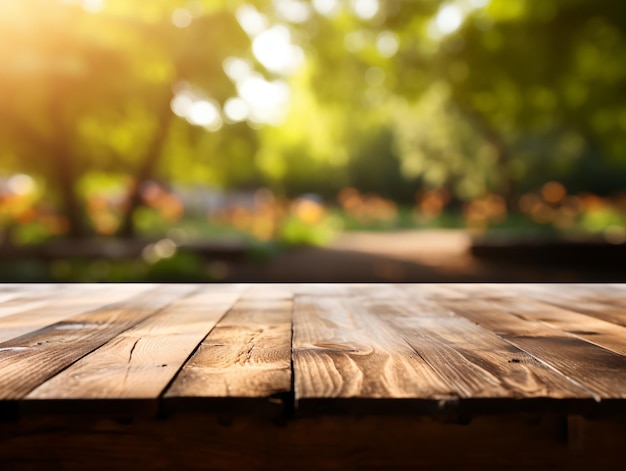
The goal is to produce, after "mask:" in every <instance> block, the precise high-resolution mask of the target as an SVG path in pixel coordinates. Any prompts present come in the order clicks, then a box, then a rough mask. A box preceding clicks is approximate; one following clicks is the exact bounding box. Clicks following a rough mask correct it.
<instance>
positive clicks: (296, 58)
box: [252, 25, 304, 75]
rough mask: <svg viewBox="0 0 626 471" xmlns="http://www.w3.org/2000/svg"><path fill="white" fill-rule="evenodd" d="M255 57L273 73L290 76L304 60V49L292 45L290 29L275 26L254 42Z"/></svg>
mask: <svg viewBox="0 0 626 471" xmlns="http://www.w3.org/2000/svg"><path fill="white" fill-rule="evenodd" d="M252 52H253V53H254V57H256V58H257V60H258V61H259V62H260V63H261V64H263V66H264V67H266V68H267V69H268V70H269V71H271V72H276V73H279V74H283V75H289V74H291V73H293V72H295V70H296V69H297V68H298V67H299V66H300V64H301V63H302V62H303V60H304V53H303V51H302V49H301V48H300V47H298V46H295V45H293V44H292V43H291V35H290V33H289V29H288V28H287V27H286V26H283V25H277V26H274V27H272V28H270V29H268V30H266V31H264V32H262V33H261V34H259V35H258V36H257V37H256V38H254V41H253V42H252Z"/></svg>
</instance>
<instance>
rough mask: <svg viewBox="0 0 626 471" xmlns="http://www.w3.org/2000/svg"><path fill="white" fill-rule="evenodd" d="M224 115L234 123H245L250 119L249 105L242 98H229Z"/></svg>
mask: <svg viewBox="0 0 626 471" xmlns="http://www.w3.org/2000/svg"><path fill="white" fill-rule="evenodd" d="M224 114H225V115H226V118H227V119H228V120H229V121H231V122H233V123H238V122H240V121H244V120H245V119H246V118H247V117H248V105H247V104H246V102H245V101H243V100H242V99H241V98H238V97H235V98H229V99H228V100H226V103H224Z"/></svg>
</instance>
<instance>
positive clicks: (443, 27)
mask: <svg viewBox="0 0 626 471" xmlns="http://www.w3.org/2000/svg"><path fill="white" fill-rule="evenodd" d="M435 23H436V25H437V28H438V29H439V31H441V32H442V33H443V34H450V33H453V32H454V31H456V30H457V29H459V27H460V26H461V23H463V15H462V13H461V9H460V8H459V7H458V6H456V5H446V6H444V7H442V8H441V9H440V10H439V12H438V13H437V17H436V18H435Z"/></svg>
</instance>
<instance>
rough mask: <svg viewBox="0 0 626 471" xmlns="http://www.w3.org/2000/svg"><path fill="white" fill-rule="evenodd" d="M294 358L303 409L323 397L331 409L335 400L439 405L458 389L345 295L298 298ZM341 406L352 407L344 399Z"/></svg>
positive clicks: (391, 330)
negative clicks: (330, 403) (331, 402)
mask: <svg viewBox="0 0 626 471" xmlns="http://www.w3.org/2000/svg"><path fill="white" fill-rule="evenodd" d="M293 359H294V371H295V400H296V401H297V404H298V405H299V406H300V407H302V406H304V405H305V403H306V402H307V401H309V402H311V401H313V402H312V404H314V403H315V402H316V401H317V400H319V399H325V401H324V403H325V404H326V406H328V405H329V401H330V400H333V399H348V398H350V399H416V400H422V401H423V400H426V401H432V402H436V403H437V404H438V403H439V401H441V400H447V399H453V398H454V397H456V391H451V390H450V387H449V384H448V383H447V382H446V381H445V380H444V379H443V378H442V377H441V375H440V374H439V373H438V372H436V371H434V370H433V368H432V367H431V366H430V365H429V364H428V363H427V362H426V361H425V360H424V359H423V358H421V357H420V356H419V355H418V354H417V353H416V352H415V351H414V349H413V348H411V347H410V346H409V345H408V344H407V343H406V342H405V341H404V339H402V338H401V337H400V336H398V335H397V332H396V331H395V330H394V329H393V328H391V327H390V326H388V325H387V324H385V323H384V322H382V321H381V320H380V319H379V318H377V317H376V316H373V315H371V314H370V313H368V312H366V311H364V310H359V309H355V307H354V305H353V304H349V303H346V301H345V300H344V299H343V298H341V297H335V298H333V297H312V296H299V297H297V298H296V301H295V309H294V339H293ZM317 402H318V404H319V403H321V402H322V401H317ZM341 404H342V407H344V406H348V407H350V405H349V404H350V403H348V402H346V401H342V402H341ZM353 404H355V405H358V404H357V402H356V401H354V402H353Z"/></svg>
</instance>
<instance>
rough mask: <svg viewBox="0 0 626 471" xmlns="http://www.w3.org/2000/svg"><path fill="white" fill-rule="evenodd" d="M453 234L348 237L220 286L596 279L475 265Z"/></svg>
mask: <svg viewBox="0 0 626 471" xmlns="http://www.w3.org/2000/svg"><path fill="white" fill-rule="evenodd" d="M470 244H471V238H470V236H469V234H468V233H466V232H465V231H459V230H421V231H420V230H414V231H402V232H349V233H344V234H341V235H340V236H339V237H338V238H337V239H336V240H335V241H334V242H333V243H332V244H331V245H330V246H329V247H324V248H320V247H303V248H295V249H292V250H290V251H287V252H285V253H283V254H281V255H279V256H277V257H276V258H274V259H272V260H269V261H267V262H263V263H261V262H256V263H253V262H245V263H240V264H235V265H232V266H230V267H229V269H228V271H227V274H226V279H225V281H284V282H291V281H293V282H350V281H352V282H383V281H394V282H428V281H433V282H453V281H511V282H515V281H537V282H539V281H585V280H586V281H594V280H597V279H598V274H597V273H591V272H588V271H585V270H572V269H562V268H557V267H550V266H537V265H534V266H533V265H528V266H523V267H522V266H520V265H519V264H513V263H504V262H503V263H494V262H487V261H483V260H479V259H477V258H475V257H473V256H472V255H471V254H470V252H469V248H470Z"/></svg>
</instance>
